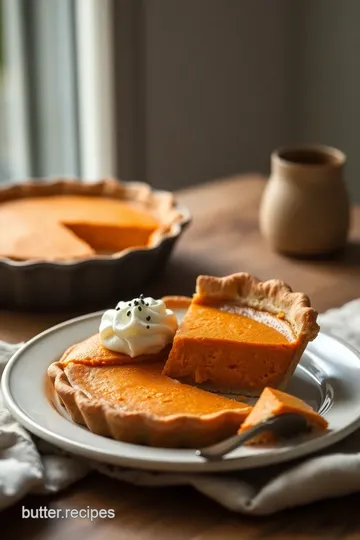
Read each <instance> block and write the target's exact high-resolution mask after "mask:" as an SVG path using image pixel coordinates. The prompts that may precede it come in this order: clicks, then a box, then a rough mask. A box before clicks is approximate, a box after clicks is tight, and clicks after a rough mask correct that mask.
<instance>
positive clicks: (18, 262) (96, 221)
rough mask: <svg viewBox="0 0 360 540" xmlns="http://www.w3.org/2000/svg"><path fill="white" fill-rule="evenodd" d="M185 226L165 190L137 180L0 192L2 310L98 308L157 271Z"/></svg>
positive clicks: (183, 213)
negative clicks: (158, 189) (73, 209)
mask: <svg viewBox="0 0 360 540" xmlns="http://www.w3.org/2000/svg"><path fill="white" fill-rule="evenodd" d="M84 201H85V202H84ZM79 202H80V203H81V202H84V204H83V205H82V206H81V204H78V203H79ZM75 203H76V204H77V208H76V212H77V213H75V215H73V213H72V207H73V205H75ZM124 211H125V212H124ZM124 215H125V217H124ZM189 222H190V214H189V212H188V210H187V209H186V208H184V207H182V206H180V205H178V204H177V202H176V201H175V198H174V196H173V195H172V194H171V193H170V192H166V191H155V190H153V189H152V188H151V187H150V186H149V185H147V184H144V183H140V182H121V181H118V180H115V179H103V180H100V181H98V182H96V183H82V182H80V181H78V180H76V179H55V180H51V181H49V180H43V179H36V180H28V181H26V182H21V183H15V184H11V185H6V186H4V187H1V188H0V228H1V230H2V231H6V230H7V231H8V232H7V233H6V234H5V233H2V237H1V241H0V307H1V308H11V309H20V310H27V309H31V310H53V311H55V310H62V309H66V310H67V309H83V308H85V307H86V308H90V307H94V308H95V307H102V306H103V305H105V304H106V302H108V301H111V300H112V298H114V296H115V297H118V296H120V297H121V296H128V295H131V293H132V291H135V290H139V289H142V288H143V287H144V286H145V285H146V283H147V281H148V280H149V279H150V278H151V277H152V276H153V275H155V274H160V273H161V271H162V270H163V269H164V267H165V264H166V262H167V260H168V258H169V256H170V253H171V251H172V249H173V247H174V245H175V243H176V241H177V239H178V238H179V237H180V235H181V234H182V232H183V231H184V229H185V228H186V226H187V225H188V224H189ZM117 229H119V230H117ZM52 235H53V236H52ZM24 238H25V240H24ZM99 248H100V249H99ZM101 248H104V249H101ZM59 250H60V251H59ZM89 291H91V294H89Z"/></svg>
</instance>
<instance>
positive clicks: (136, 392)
mask: <svg viewBox="0 0 360 540" xmlns="http://www.w3.org/2000/svg"><path fill="white" fill-rule="evenodd" d="M51 369H52V367H51V366H50V371H51ZM162 369H163V363H162V362H152V363H143V364H129V365H123V366H120V365H118V366H107V367H105V366H103V367H90V366H86V365H84V364H74V363H70V364H68V365H67V366H65V368H64V374H65V376H66V377H67V380H68V382H69V383H70V385H71V387H72V389H73V391H74V392H75V396H78V391H79V390H80V391H81V394H80V395H81V396H86V398H87V400H88V401H87V402H86V398H85V401H84V398H83V397H74V395H72V394H71V392H70V393H69V392H68V391H65V392H61V391H60V393H59V395H60V397H61V399H62V401H63V403H64V404H65V406H66V407H67V409H68V411H69V413H70V414H71V416H72V418H73V419H74V420H75V421H76V422H78V423H85V424H86V425H87V427H88V428H89V429H90V430H91V431H92V432H94V433H97V434H99V435H105V436H111V437H113V438H115V439H117V440H121V441H126V442H131V443H136V444H147V445H152V446H163V447H176V448H179V447H193V448H196V447H198V446H202V445H208V444H213V443H215V442H217V441H220V440H222V439H224V438H227V437H229V436H231V435H234V434H235V433H236V431H237V430H238V428H239V425H240V424H241V423H242V422H243V421H244V419H245V418H246V416H247V415H248V414H249V412H250V410H251V407H249V406H248V405H245V404H244V403H239V402H237V401H233V400H230V399H227V398H225V397H222V396H217V395H215V394H211V393H209V392H206V391H204V390H201V389H199V388H195V387H193V386H188V385H186V384H182V383H180V382H178V381H175V380H173V379H170V378H168V377H166V376H164V375H162V374H161V371H162ZM53 380H54V377H53ZM55 386H56V383H55Z"/></svg>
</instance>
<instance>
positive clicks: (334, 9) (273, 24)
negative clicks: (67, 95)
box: [116, 0, 360, 200]
mask: <svg viewBox="0 0 360 540" xmlns="http://www.w3.org/2000/svg"><path fill="white" fill-rule="evenodd" d="M116 3H117V4H118V9H119V10H120V11H119V13H118V15H117V16H118V17H121V11H122V10H123V8H124V6H125V5H126V2H124V1H123V0H117V2H116ZM134 17H135V25H134V28H135V30H134V32H135V35H134V36H133V38H134V40H135V41H134V44H135V49H134V50H135V51H137V53H136V54H135V56H136V59H137V62H138V67H137V71H136V74H135V75H136V77H137V80H138V83H139V84H140V85H141V91H140V93H137V102H136V108H137V111H138V114H140V116H141V118H140V120H139V118H138V121H140V124H138V125H137V127H138V129H139V132H138V138H137V139H136V140H137V149H138V151H137V152H135V155H134V160H135V162H136V165H134V167H131V166H129V164H128V163H126V159H124V160H123V161H122V162H121V161H120V163H119V168H120V173H123V174H125V176H128V175H130V176H131V173H132V170H137V172H138V175H139V174H140V175H141V176H142V177H143V178H144V179H146V180H147V181H149V182H151V183H153V184H154V185H157V186H159V187H176V188H178V187H182V186H186V185H190V184H193V183H197V182H201V181H204V180H207V179H210V178H215V177H219V176H225V175H228V174H233V173H237V172H244V171H249V170H251V171H261V172H264V173H266V172H268V170H269V155H270V152H271V151H272V150H273V149H274V148H275V147H277V146H280V145H291V144H299V143H307V142H310V143H312V142H313V143H324V144H330V145H335V146H338V147H339V148H341V149H343V150H344V151H345V152H346V153H347V154H348V158H349V161H348V168H347V179H348V183H349V187H350V191H351V194H352V196H353V198H357V199H358V200H360V151H359V150H360V148H358V146H359V134H358V129H359V125H360V69H359V68H360V66H359V56H358V52H359V51H360V31H359V21H360V2H358V1H357V0H344V1H342V2H340V1H338V0H315V1H314V0H301V1H289V0H272V1H271V2H269V1H266V0H252V1H246V0H242V1H240V0H226V1H221V0H194V1H190V0H184V1H179V0H146V1H144V2H142V9H140V8H139V6H137V8H136V11H135V13H134ZM118 20H119V19H118ZM119 24H120V26H121V22H120V21H119ZM134 84H135V86H136V82H135V83H134ZM119 144H122V142H121V140H120V141H119ZM122 166H123V169H122Z"/></svg>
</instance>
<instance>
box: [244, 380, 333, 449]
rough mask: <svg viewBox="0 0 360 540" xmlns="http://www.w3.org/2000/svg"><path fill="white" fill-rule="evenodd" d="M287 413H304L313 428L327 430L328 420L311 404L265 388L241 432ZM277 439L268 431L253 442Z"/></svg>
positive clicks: (260, 442) (261, 442)
mask: <svg viewBox="0 0 360 540" xmlns="http://www.w3.org/2000/svg"><path fill="white" fill-rule="evenodd" d="M286 413H298V414H301V415H303V416H304V417H305V418H306V420H307V422H308V424H309V428H310V429H311V430H325V429H326V428H327V426H328V423H327V421H326V420H325V418H323V417H322V416H321V415H320V414H318V413H317V412H316V411H314V409H313V408H312V407H310V405H308V404H307V403H305V402H304V401H303V400H302V399H300V398H298V397H295V396H292V395H290V394H286V393H285V392H281V391H280V390H276V389H275V388H264V390H263V391H262V393H261V396H260V397H259V399H258V400H257V402H256V403H255V406H254V408H253V409H252V411H251V412H250V414H249V415H248V416H247V417H246V419H245V421H244V422H243V423H242V424H241V427H240V429H239V433H242V432H244V431H246V430H248V429H251V428H253V427H254V426H256V425H258V424H260V423H262V422H265V421H266V420H268V419H269V418H271V417H272V416H278V415H281V414H286ZM275 441H276V436H275V434H274V433H273V432H270V431H269V432H266V433H263V434H261V435H258V436H257V437H256V438H254V439H252V441H251V442H252V443H253V444H254V443H256V444H263V443H271V442H275Z"/></svg>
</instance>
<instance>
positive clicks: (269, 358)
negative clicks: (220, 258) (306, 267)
mask: <svg viewBox="0 0 360 540" xmlns="http://www.w3.org/2000/svg"><path fill="white" fill-rule="evenodd" d="M316 318H317V313H316V311H315V310H314V309H312V308H311V307H310V301H309V299H308V297H307V296H306V295H305V294H302V293H294V292H293V291H292V290H291V288H290V287H289V286H288V285H286V284H285V283H284V282H282V281H279V280H270V281H265V282H261V281H259V280H258V279H256V278H254V277H253V276H251V275H249V274H246V273H238V274H233V275H231V276H227V277H224V278H217V277H212V276H199V277H198V279H197V285H196V294H195V296H194V298H193V300H192V302H191V305H190V307H189V309H188V311H187V313H186V315H185V317H184V320H183V322H182V323H181V325H180V328H179V330H178V332H177V333H176V335H175V338H174V343H173V347H172V349H171V352H170V355H169V358H168V360H167V362H166V364H165V367H164V371H163V373H164V375H167V376H168V377H173V378H175V379H179V380H182V381H185V382H187V383H193V384H194V383H195V384H200V383H205V384H206V385H207V387H209V388H211V389H215V390H218V391H222V392H238V393H243V394H246V395H255V396H256V395H259V394H260V393H261V391H262V390H263V388H265V387H266V386H272V387H275V388H281V387H284V386H285V385H286V383H287V381H288V379H289V378H290V377H291V375H292V374H293V372H294V370H295V368H296V366H297V364H298V362H299V360H300V358H301V355H302V353H303V351H304V349H305V347H306V345H307V344H308V342H309V341H310V340H313V339H314V338H315V337H316V336H317V334H318V331H319V327H318V325H317V323H316Z"/></svg>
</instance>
